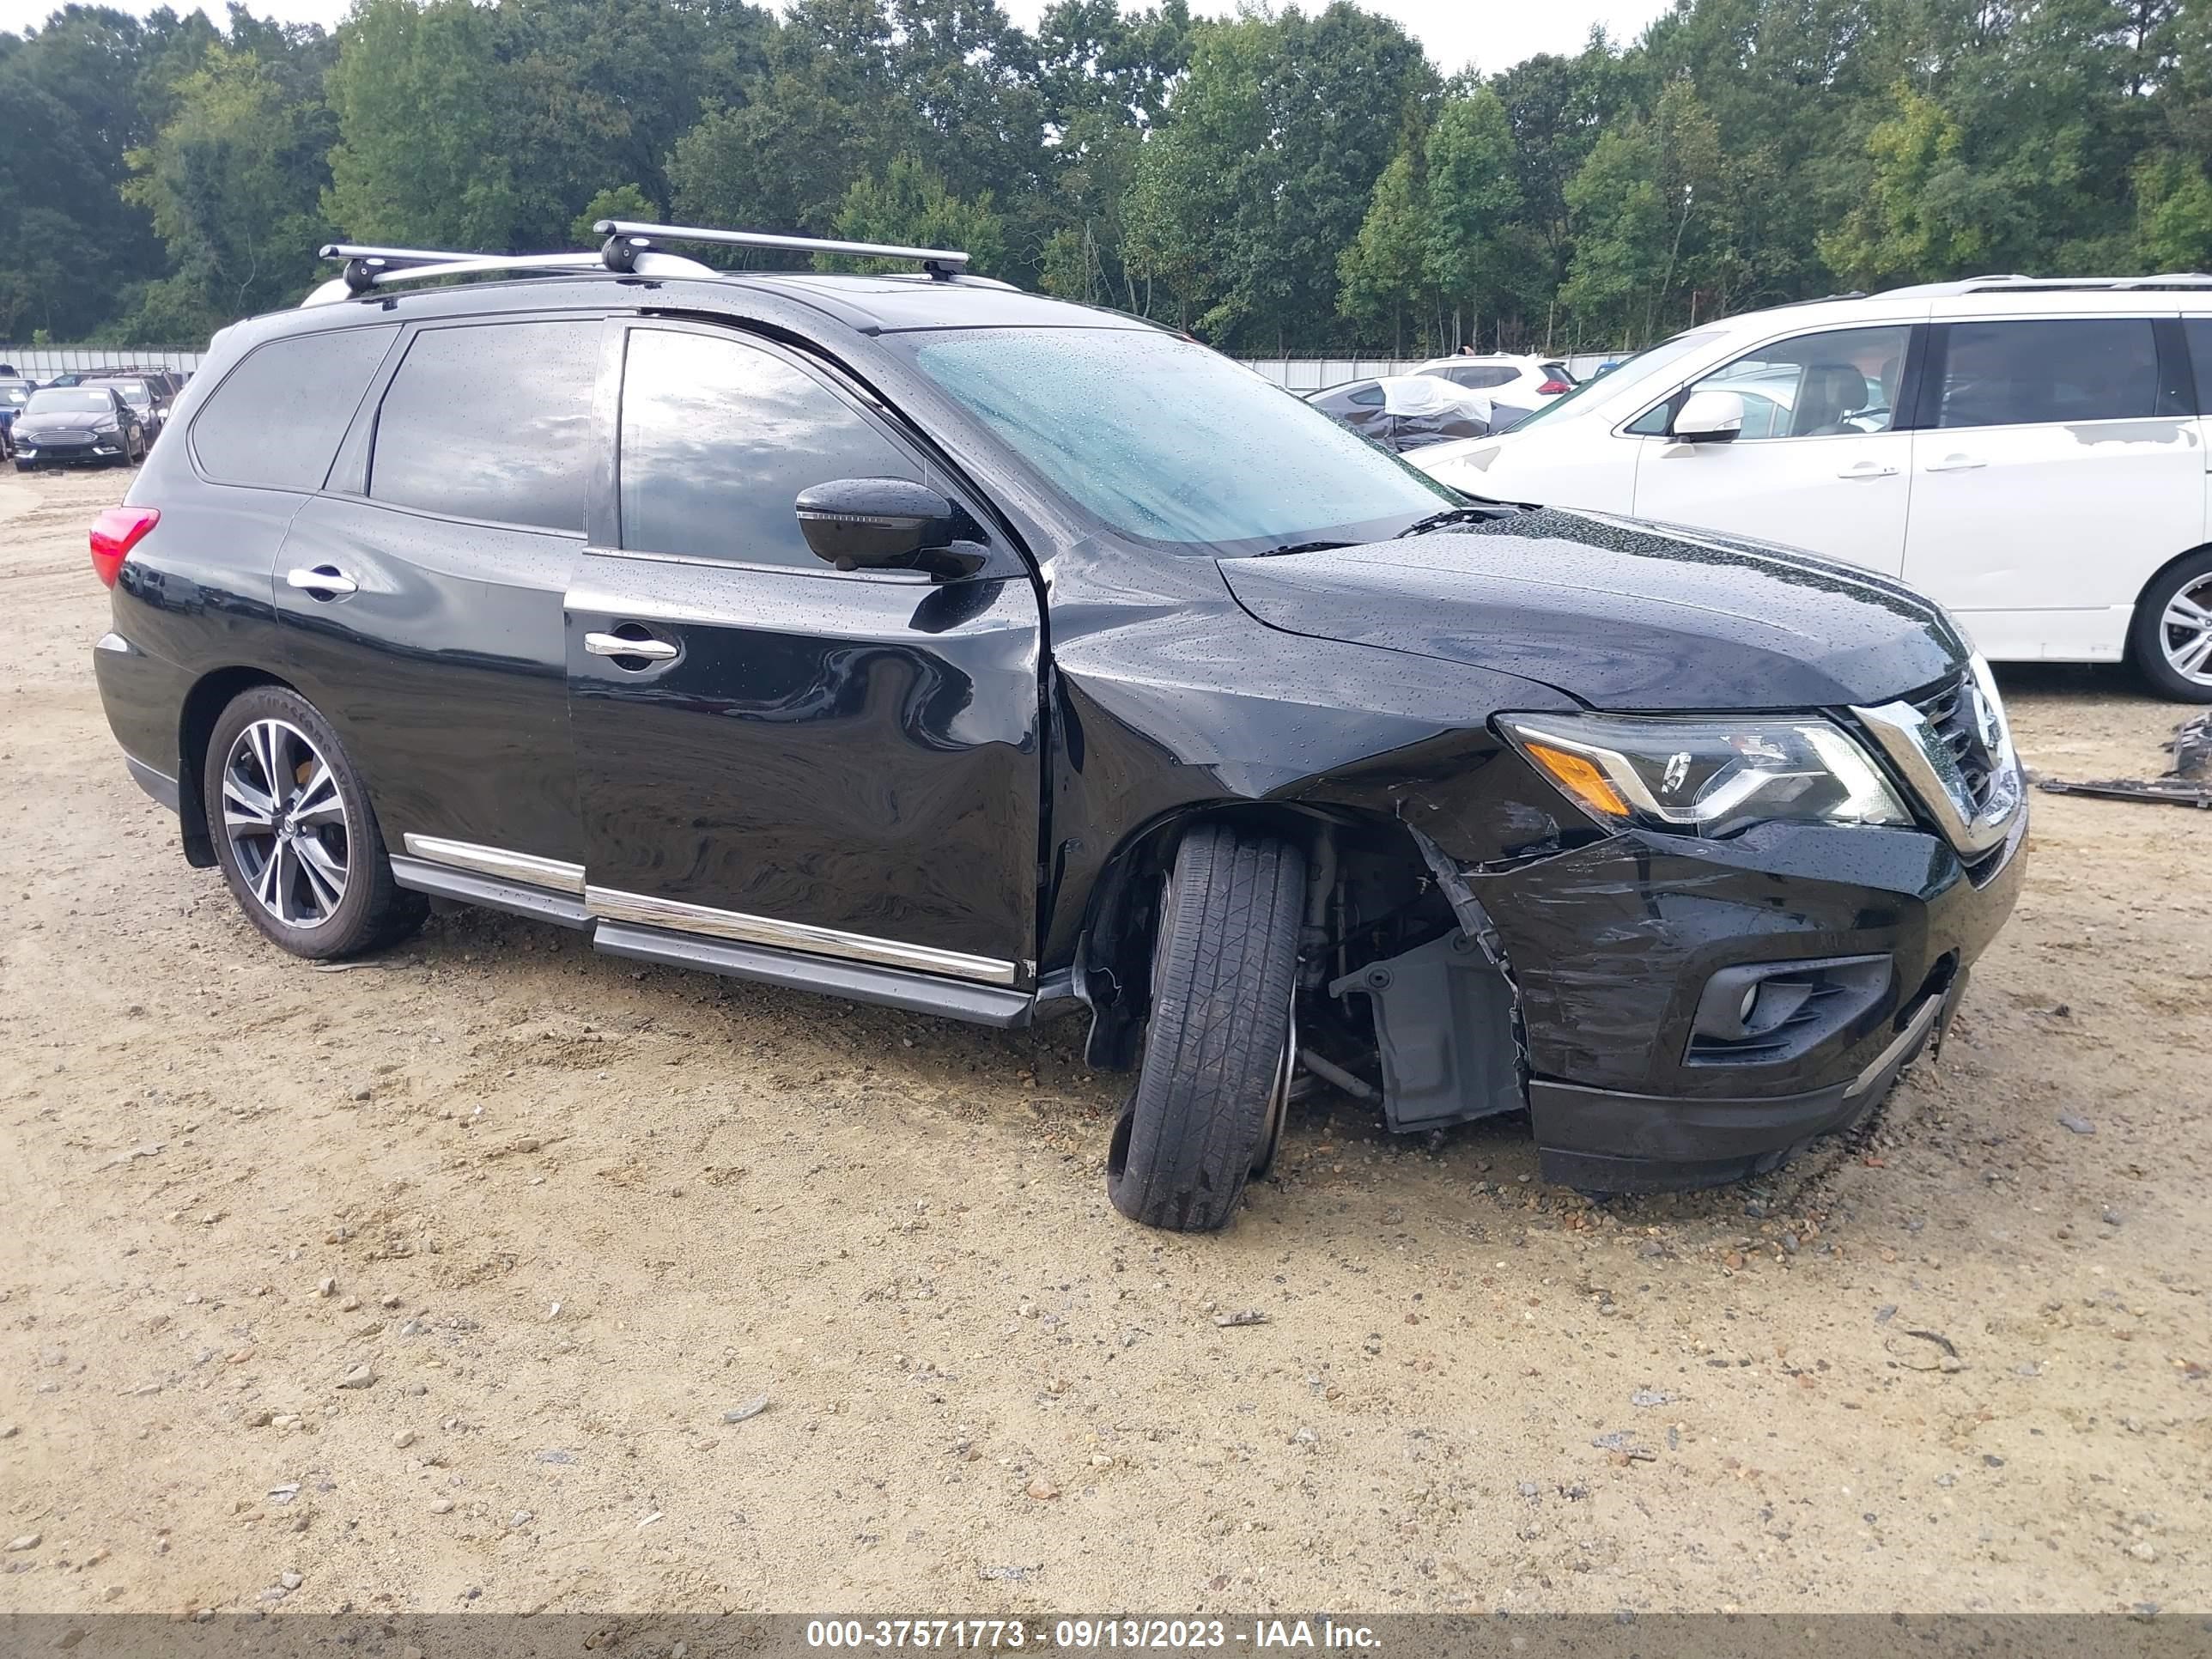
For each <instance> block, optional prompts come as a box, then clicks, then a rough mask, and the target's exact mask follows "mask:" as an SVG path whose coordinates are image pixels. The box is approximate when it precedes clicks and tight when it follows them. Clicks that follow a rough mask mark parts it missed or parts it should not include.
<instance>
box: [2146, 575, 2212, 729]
mask: <svg viewBox="0 0 2212 1659" xmlns="http://www.w3.org/2000/svg"><path fill="white" fill-rule="evenodd" d="M2128 648H2129V654H2130V656H2132V657H2133V658H2134V659H2135V664H2136V670H2137V671H2139V672H2140V673H2141V674H2142V677H2143V678H2145V679H2146V680H2148V681H2149V682H2150V685H2151V689H2152V690H2154V691H2156V692H2157V693H2158V694H2159V695H2160V696H2165V697H2171V698H2172V699H2173V700H2174V701H2176V702H2212V550H2207V551H2205V552H2202V553H2197V554H2192V555H2191V556H2190V557H2188V558H2185V559H2184V560H2182V561H2181V562H2179V564H2176V565H2175V566H2174V567H2173V568H2172V569H2170V570H2166V571H2165V572H2163V573H2161V574H2160V576H2159V577H2158V579H2157V580H2154V582H2152V584H2151V585H2150V586H2149V588H2148V590H2146V591H2145V592H2144V594H2143V596H2142V604H2140V605H2137V606H2136V619H2135V625H2134V626H2133V628H2131V629H2130V630H2129V635H2128Z"/></svg>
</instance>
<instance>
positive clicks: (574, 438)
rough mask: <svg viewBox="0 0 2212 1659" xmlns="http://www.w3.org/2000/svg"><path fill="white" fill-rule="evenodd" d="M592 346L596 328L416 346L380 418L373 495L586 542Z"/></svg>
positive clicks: (463, 332) (440, 335)
mask: <svg viewBox="0 0 2212 1659" xmlns="http://www.w3.org/2000/svg"><path fill="white" fill-rule="evenodd" d="M598 367H599V324H598V323H597V322H595V321H579V322H568V321H562V322H544V323H488V324H482V325H474V326H470V327H465V328H432V329H425V330H424V331H422V332H421V333H420V334H417V335H416V337H415V338H414V341H413V343H411V344H410V345H409V346H408V348H407V356H406V360H405V361H404V362H402V363H401V364H400V365H399V372H398V374H395V375H393V376H392V385H391V387H390V389H389V390H387V391H386V392H385V394H384V404H383V407H382V408H380V410H378V411H377V416H376V447H375V451H374V454H373V455H372V457H371V459H370V461H369V469H368V493H369V495H371V496H373V497H374V499H376V500H377V501H390V502H392V503H393V504H394V505H395V506H399V507H421V508H422V509H423V510H424V511H425V512H429V513H442V514H444V515H446V516H447V517H449V518H456V519H483V520H490V521H492V522H494V523H497V524H514V525H528V526H532V527H534V528H539V529H544V530H558V531H562V532H569V533H573V534H575V535H579V536H580V535H582V534H583V533H584V484H585V477H586V473H587V472H588V471H589V470H590V469H589V457H590V453H591V437H592V382H593V380H595V379H596V378H597V373H598Z"/></svg>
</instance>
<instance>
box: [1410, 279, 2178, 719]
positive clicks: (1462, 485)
mask: <svg viewBox="0 0 2212 1659" xmlns="http://www.w3.org/2000/svg"><path fill="white" fill-rule="evenodd" d="M2200 385H2201V386H2202V387H2203V391H2202V393H2201V398H2200V392H2199V386H2200ZM2200 409H2201V410H2203V411H2205V412H2203V413H2200V412H2199V411H2200ZM2208 440H2212V277H2208V276H2153V277H2132V278H2110V279H2090V278H2081V279H2058V280H2041V279H2032V278H2027V277H2020V276H1985V277H1978V278H1974V279H1972V280H1968V281H1965V282H1956V283H1931V284H1929V285H1926V286H1922V287H1917V288H1905V289H1895V290H1893V291H1892V292H1890V293H1887V294H1880V295H1874V296H1872V297H1871V298H1867V297H1849V298H1838V299H1832V300H1820V301H1813V302H1811V303H1809V304H1805V305H1796V306H1784V307H1776V308H1775V309H1772V310H1769V311H1759V312H1753V313H1749V314H1747V315H1745V316H1741V317H1732V318H1729V319H1726V320H1725V321H1721V322H1715V323H1707V324H1702V325H1699V326H1698V327H1696V328H1694V329H1692V330H1691V331H1689V332H1688V333H1686V334H1679V335H1676V336H1675V337H1674V338H1673V339H1671V340H1668V341H1666V342H1664V343H1662V344H1659V345H1656V346H1653V347H1652V348H1650V349H1649V350H1647V351H1644V352H1642V353H1639V354H1638V356H1633V357H1632V358H1630V359H1628V360H1627V361H1626V362H1624V363H1622V364H1621V365H1620V367H1619V368H1615V369H1613V370H1611V371H1610V372H1608V373H1607V374H1601V375H1600V376H1598V377H1597V378H1595V379H1594V380H1585V381H1584V382H1583V384H1582V385H1580V386H1577V387H1576V388H1575V389H1574V390H1573V391H1572V392H1569V393H1568V394H1567V395H1566V396H1565V397H1562V398H1557V399H1555V400H1553V402H1551V403H1549V404H1546V405H1545V406H1544V407H1543V408H1541V409H1540V410H1536V411H1535V412H1534V414H1533V415H1531V416H1529V417H1528V419H1527V420H1525V421H1523V422H1522V423H1521V424H1520V425H1518V426H1516V427H1515V428H1513V429H1512V430H1511V431H1510V432H1507V433H1504V434H1501V435H1498V436H1495V437H1491V438H1478V439H1472V440H1468V441H1463V442H1458V443H1449V444H1438V445H1437V446H1435V447H1431V448H1428V449H1424V450H1420V451H1419V452H1417V453H1414V454H1413V455H1410V456H1408V457H1407V459H1409V460H1411V461H1412V462H1413V464H1414V465H1417V466H1419V467H1420V468H1422V469H1423V470H1424V471H1428V472H1431V473H1433V474H1434V475H1435V476H1436V477H1439V478H1441V479H1443V481H1444V482H1445V483H1449V484H1452V485H1454V486H1455V487H1456V488H1458V489H1464V490H1467V491H1468V492H1469V493H1471V494H1474V495H1486V496H1492V497H1495V498H1498V499H1500V500H1504V501H1541V502H1545V503H1547V504H1548V505H1551V506H1555V507H1582V508H1585V509H1589V510H1591V511H1597V512H1606V513H1626V514H1632V515H1633V516H1635V517H1637V518H1639V519H1650V520H1659V521H1661V522H1664V523H1670V524H1678V525H1689V526H1701V527H1704V528H1706V529H1711V530H1715V531H1719V532H1727V533H1730V534H1735V535H1741V536H1753V537H1759V538H1764V539H1765V540H1769V541H1775V542H1784V543H1789V544H1793V545H1796V546H1799V547H1804V548H1809V549H1811V550H1814V552H1818V553H1822V554H1825V555H1826V556H1829V557H1832V558H1836V559H1842V560H1846V561H1849V562H1851V563H1854V564H1860V565H1865V566H1869V567H1871V568H1874V569H1876V570H1881V571H1884V572H1887V573H1888V574H1892V575H1898V576H1902V577H1903V578H1904V579H1905V580H1906V581H1909V582H1911V584H1912V585H1913V586H1916V587H1918V588H1919V589H1921V590H1922V591H1923V592H1926V593H1928V594H1929V595H1931V596H1933V597H1934V598H1935V599H1938V600H1940V601H1941V602H1942V604H1943V605H1945V606H1946V607H1947V608H1948V610H1949V611H1951V612H1952V614H1953V615H1954V616H1955V617H1957V618H1958V619H1959V621H1960V623H1963V624H1964V625H1965V627H1966V629H1967V631H1968V632H1969V633H1970V634H1971V635H1972V636H1973V638H1974V641H1975V642H1976V644H1977V645H1978V646H1979V647H1980V648H1981V650H1982V652H1983V653H1984V655H1985V656H1988V657H1990V658H1991V659H1996V660H2000V661H2002V660H2013V661H2021V660H2035V659H2044V660H2052V661H2064V662H2115V661H2118V660H2119V659H2122V658H2123V657H2126V658H2130V659H2133V660H2134V661H2135V663H2136V665H2137V666H2138V667H2139V668H2140V669H2141V670H2142V672H2143V674H2144V676H2145V677H2146V678H2148V680H2149V681H2150V683H2151V684H2152V685H2153V686H2154V687H2155V688H2156V689H2157V690H2159V691H2160V692H2162V693H2164V694H2165V695H2166V696H2172V697H2175V698H2179V699H2181V700H2183V701H2186V702H2212V546H2208V543H2212V527H2208V522H2207V501H2208V481H2212V475H2208V471H2207V465H2208V464H2207V457H2208V455H2212V448H2208Z"/></svg>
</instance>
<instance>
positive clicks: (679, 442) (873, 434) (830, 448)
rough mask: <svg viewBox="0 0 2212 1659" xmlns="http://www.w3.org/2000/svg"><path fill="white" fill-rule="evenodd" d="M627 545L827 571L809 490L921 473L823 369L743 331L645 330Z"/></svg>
mask: <svg viewBox="0 0 2212 1659" xmlns="http://www.w3.org/2000/svg"><path fill="white" fill-rule="evenodd" d="M621 467H622V544H623V547H625V548H630V549H635V550H640V551H643V552H648V553H671V554H676V555H679V556H684V557H689V558H702V559H728V560H732V561H738V562H744V563H748V564H787V565H795V566H798V567H799V568H802V569H805V570H811V571H817V572H818V571H821V570H823V569H826V568H827V567H826V566H825V565H823V562H822V561H821V560H820V559H818V558H817V557H815V556H814V551H813V550H812V549H811V548H810V547H808V546H807V544H806V538H805V535H804V534H803V533H802V532H800V530H799V515H798V513H797V510H796V507H797V502H798V500H799V491H801V490H803V489H807V488H809V487H810V486H811V485H814V484H818V483H829V481H830V480H831V479H833V478H912V479H915V480H919V479H920V478H921V471H920V469H919V468H917V467H916V466H915V464H914V463H913V462H912V461H910V460H908V459H907V458H906V457H905V456H904V455H902V454H901V453H899V451H898V450H897V449H896V447H893V445H892V444H891V442H890V440H889V439H887V438H885V437H884V435H883V434H881V433H880V432H878V431H877V430H876V428H874V427H873V426H872V425H871V424H870V423H869V422H868V421H867V420H866V418H865V417H864V416H862V415H861V414H860V411H859V410H856V409H854V408H853V407H852V406H851V405H850V404H848V403H847V402H846V401H845V400H844V399H843V398H840V397H839V396H838V395H837V394H836V392H832V391H831V390H830V389H829V387H828V386H823V384H822V383H821V382H820V381H818V380H815V379H814V378H813V377H812V376H811V375H809V374H805V373H803V372H802V371H801V370H799V369H798V368H794V367H793V366H792V365H791V364H789V363H787V362H784V360H783V359H782V358H781V357H778V356H774V355H773V354H771V353H769V352H767V351H763V350H762V349H760V348H759V347H758V346H755V345H751V344H749V343H746V342H744V341H742V340H718V339H714V338H713V337H709V336H706V335H700V334H679V333H676V332H673V331H669V330H665V329H635V330H633V331H631V333H630V337H629V351H628V353H627V356H626V361H625V362H624V365H623V396H622V459H621Z"/></svg>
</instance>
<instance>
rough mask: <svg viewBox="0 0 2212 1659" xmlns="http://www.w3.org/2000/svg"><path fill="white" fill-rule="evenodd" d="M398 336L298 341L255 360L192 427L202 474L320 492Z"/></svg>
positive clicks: (388, 332) (353, 331)
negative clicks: (370, 384)
mask: <svg viewBox="0 0 2212 1659" xmlns="http://www.w3.org/2000/svg"><path fill="white" fill-rule="evenodd" d="M394 332H395V331H394V330H392V329H389V328H341V329H332V330H331V331H329V332H327V333H323V334H296V335H294V336H292V337H290V338H289V339H283V340H271V341H270V343H268V344H267V345H265V346H263V347H261V348H260V349H258V350H257V351H254V352H252V353H249V354H248V355H247V356H246V359H245V361H244V362H240V364H239V365H238V367H237V368H234V369H233V370H232V371H231V372H230V373H229V374H228V375H227V376H225V377H224V379H223V382H222V385H221V386H217V387H216V389H215V392H214V394H213V395H212V396H210V398H208V400H207V401H206V402H205V403H204V404H201V405H200V412H199V414H198V415H197V416H195V417H194V419H193V421H192V433H191V437H192V452H193V453H194V454H196V455H197V456H198V458H199V463H200V469H201V471H204V472H205V473H206V474H207V475H208V477H210V478H214V479H216V480H218V481H220V482H221V483H240V484H264V485H267V486H269V487H270V488H272V489H321V488H322V483H323V478H324V477H325V474H327V473H328V472H329V471H330V470H331V459H333V458H334V457H335V456H336V455H337V453H338V440H339V439H341V438H343V436H344V435H345V429H346V427H347V425H348V424H349V422H351V421H352V419H353V412H354V410H355V408H356V406H357V405H358V404H360V402H361V394H362V392H366V391H368V382H369V377H370V376H371V375H373V374H375V373H376V366H377V364H378V363H380V362H382V361H383V358H384V354H385V352H386V349H388V348H389V347H390V346H391V344H392V335H393V333H394Z"/></svg>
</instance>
